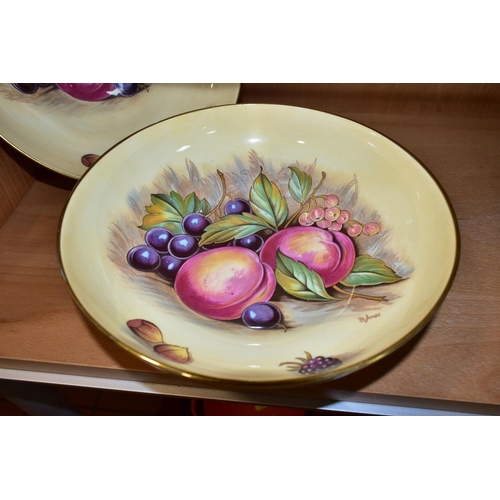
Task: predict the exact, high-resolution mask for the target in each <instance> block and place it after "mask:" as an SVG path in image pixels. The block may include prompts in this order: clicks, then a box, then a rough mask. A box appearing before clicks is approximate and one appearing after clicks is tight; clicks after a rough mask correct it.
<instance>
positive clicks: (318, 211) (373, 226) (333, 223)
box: [299, 194, 380, 237]
mask: <svg viewBox="0 0 500 500" xmlns="http://www.w3.org/2000/svg"><path fill="white" fill-rule="evenodd" d="M321 198H322V197H321ZM324 200H325V207H320V206H316V207H315V208H313V209H312V210H311V211H310V212H303V213H301V214H300V216H299V224H300V225H301V226H313V225H315V226H317V227H319V228H321V229H327V230H328V231H332V232H334V231H340V230H341V229H342V227H343V226H347V234H348V235H349V236H352V237H355V236H359V235H360V234H361V233H363V234H366V235H367V236H373V235H375V234H377V233H378V232H379V231H380V226H379V225H378V224H377V223H375V222H369V223H368V224H363V223H362V222H359V221H357V220H354V219H351V214H350V213H349V212H348V211H347V210H342V209H340V208H339V207H338V204H339V198H338V196H336V195H334V194H330V195H328V196H326V197H324Z"/></svg>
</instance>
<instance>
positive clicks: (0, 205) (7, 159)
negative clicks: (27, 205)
mask: <svg viewBox="0 0 500 500" xmlns="http://www.w3.org/2000/svg"><path fill="white" fill-rule="evenodd" d="M0 146H1V147H0V226H2V224H3V223H4V222H5V221H6V220H7V219H8V218H9V216H10V214H11V213H12V211H13V210H14V209H15V208H16V206H17V205H18V204H19V202H20V201H21V200H22V199H23V197H24V195H25V194H26V193H27V192H28V191H29V189H30V187H31V186H32V185H33V184H34V182H35V176H34V172H35V170H36V169H37V167H36V165H34V163H33V162H32V161H31V160H30V159H29V158H26V157H25V156H24V155H22V154H21V153H20V152H19V151H16V150H15V149H14V148H13V147H12V146H10V145H9V144H7V143H6V142H5V141H3V140H2V139H0Z"/></svg>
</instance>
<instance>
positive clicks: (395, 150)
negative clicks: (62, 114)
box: [59, 104, 459, 385]
mask: <svg viewBox="0 0 500 500" xmlns="http://www.w3.org/2000/svg"><path fill="white" fill-rule="evenodd" d="M458 249H459V237H458V232H457V225H456V220H455V217H454V214H453V211H452V208H451V206H450V203H449V201H448V200H447V197H446V195H445V194H444V192H443V190H442V189H441V188H440V186H439V185H438V184H437V182H436V180H435V179H434V178H433V176H432V175H431V174H430V173H429V171H428V170H426V169H425V168H424V167H423V166H422V164H421V163H419V161H418V160H416V159H415V158H414V157H413V156H412V155H411V154H410V153H408V152H407V151H405V150H404V149H403V148H402V147H400V146H398V145H397V144H395V143H394V142H393V141H391V140H390V139H388V138H387V137H385V136H383V135H381V134H379V133H378V132H376V131H374V130H372V129H370V128H367V127H365V126H363V125H361V124H358V123H355V122H353V121H350V120H347V119H344V118H341V117H339V116H334V115H331V114H327V113H323V112H319V111H314V110H310V109H303V108H296V107H289V106H278V105H260V104H248V105H229V106H221V107H215V108H210V109H205V110H199V111H195V112H191V113H187V114H183V115H180V116H176V117H173V118H170V119H168V120H165V121H162V122H160V123H157V124H155V125H153V126H151V127H148V128H146V129H144V130H142V131H140V132H137V133H136V134H134V135H132V136H131V137H129V138H128V139H126V140H124V141H123V142H121V143H120V144H118V145H117V146H116V147H114V148H113V149H111V150H110V151H109V152H108V153H107V154H106V155H104V156H103V157H102V158H101V159H100V160H99V161H98V162H97V163H96V164H95V165H94V166H93V167H92V169H91V170H89V172H88V173H87V174H86V175H85V176H84V177H83V178H82V179H81V180H80V182H79V183H78V185H77V187H76V188H75V190H74V192H73V194H72V196H71V198H70V200H69V202H68V205H67V207H66V209H65V212H64V214H63V216H62V219H61V225H60V235H59V251H60V263H61V268H62V271H63V274H64V276H65V278H66V280H67V283H68V285H69V288H70V290H71V293H72V295H73V297H74V299H75V300H76V302H77V303H78V305H79V306H80V308H81V309H82V311H83V312H84V313H85V314H86V315H87V316H88V317H89V318H90V319H91V320H92V321H93V322H94V323H95V324H96V325H97V326H98V327H99V328H100V330H101V331H102V332H104V333H105V334H107V335H108V336H109V337H111V338H112V339H114V340H115V341H116V342H117V343H118V344H120V345H121V346H122V347H124V348H125V349H126V350H128V351H129V352H130V353H132V354H133V355H135V356H138V357H139V358H141V359H142V360H144V361H146V362H149V363H151V364H152V365H154V366H156V367H157V368H159V369H162V370H166V371H168V372H171V373H176V374H179V375H183V376H186V377H191V378H195V379H199V380H204V381H212V382H217V383H230V384H262V385H286V384H299V383H307V382H309V383H311V382H318V381H322V380H327V379H334V378H338V377H341V376H343V375H346V374H349V373H351V372H354V371H356V370H358V369H360V368H362V367H364V366H367V365H369V364H371V363H373V362H375V361H377V360H379V359H380V358H382V357H384V356H385V355H387V354H389V353H390V352H392V351H394V350H395V349H397V348H398V347H400V346H401V345H402V344H403V343H404V342H406V341H407V340H408V339H410V338H411V337H412V336H413V335H415V334H416V333H417V332H418V331H419V330H420V329H421V328H422V327H423V326H424V325H425V324H426V323H427V322H428V321H429V320H430V319H431V317H432V315H433V314H434V313H435V311H436V310H437V308H438V306H439V305H440V304H441V302H442V301H443V299H444V298H445V295H446V293H447V291H448V289H449V287H450V284H451V281H452V278H453V276H454V273H455V270H456V266H457V262H458Z"/></svg>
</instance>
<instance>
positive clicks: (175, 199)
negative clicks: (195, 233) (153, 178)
mask: <svg viewBox="0 0 500 500" xmlns="http://www.w3.org/2000/svg"><path fill="white" fill-rule="evenodd" d="M157 196H160V195H157ZM161 196H162V197H165V198H167V197H168V199H169V201H170V204H171V205H172V207H174V208H175V209H176V210H177V212H179V214H181V215H182V216H183V217H184V216H185V215H187V214H188V213H189V212H188V211H187V210H186V204H185V203H184V200H183V198H182V196H181V195H180V194H179V193H176V192H175V191H170V196H168V195H166V194H164V195H161Z"/></svg>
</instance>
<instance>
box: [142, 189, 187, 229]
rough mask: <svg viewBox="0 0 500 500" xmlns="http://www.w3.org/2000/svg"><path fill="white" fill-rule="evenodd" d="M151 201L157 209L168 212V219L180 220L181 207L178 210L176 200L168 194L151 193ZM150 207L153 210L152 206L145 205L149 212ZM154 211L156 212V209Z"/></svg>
mask: <svg viewBox="0 0 500 500" xmlns="http://www.w3.org/2000/svg"><path fill="white" fill-rule="evenodd" d="M151 201H152V202H153V205H156V207H158V209H160V210H161V211H163V212H166V213H167V214H169V215H168V217H169V219H168V220H175V221H176V222H180V221H182V217H183V215H182V207H180V208H181V210H179V208H178V203H177V201H176V200H174V199H173V198H172V197H171V196H169V195H168V194H152V195H151ZM151 209H152V210H155V208H154V207H146V210H147V211H148V212H150V210H151ZM156 212H157V213H158V210H156Z"/></svg>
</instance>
